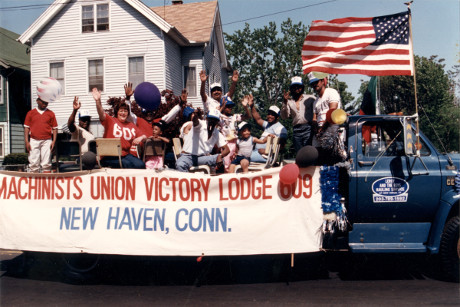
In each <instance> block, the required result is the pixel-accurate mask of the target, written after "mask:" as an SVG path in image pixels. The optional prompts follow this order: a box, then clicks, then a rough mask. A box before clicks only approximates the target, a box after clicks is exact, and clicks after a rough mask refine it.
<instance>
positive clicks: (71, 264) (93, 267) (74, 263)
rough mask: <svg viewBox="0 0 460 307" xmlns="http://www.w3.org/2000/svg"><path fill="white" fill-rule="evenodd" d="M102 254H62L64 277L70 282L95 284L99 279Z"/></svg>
mask: <svg viewBox="0 0 460 307" xmlns="http://www.w3.org/2000/svg"><path fill="white" fill-rule="evenodd" d="M100 258H101V255H97V254H84V253H81V254H62V255H61V259H62V262H63V265H62V278H63V281H64V282H66V283H69V284H93V283H96V282H97V281H98V280H99V267H100Z"/></svg>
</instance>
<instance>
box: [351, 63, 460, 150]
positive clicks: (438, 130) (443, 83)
mask: <svg viewBox="0 0 460 307" xmlns="http://www.w3.org/2000/svg"><path fill="white" fill-rule="evenodd" d="M444 66H445V65H444V64H443V59H438V58H437V56H431V57H430V58H426V57H420V56H416V57H415V69H416V82H417V101H418V105H419V112H418V113H419V115H420V129H421V130H422V131H423V132H424V133H425V134H426V135H427V136H428V137H429V138H430V140H431V141H432V142H433V143H434V144H435V145H436V146H437V147H438V148H440V149H441V148H442V146H440V145H441V143H440V142H442V144H444V146H445V148H446V150H447V151H453V150H455V151H458V150H459V119H460V112H459V109H458V106H457V105H456V104H455V95H454V91H453V82H454V81H453V80H452V78H451V77H450V76H452V74H449V73H447V72H446V71H445V69H444V68H445V67H444ZM365 89H366V87H365V85H364V84H362V85H361V90H365ZM360 92H361V91H360ZM362 93H364V92H362ZM379 97H380V110H381V113H382V114H388V113H392V112H403V113H404V114H406V115H410V114H414V113H415V94H414V79H413V77H412V76H384V77H381V78H380V94H379ZM359 99H362V96H361V97H360V98H359ZM436 135H439V136H440V141H439V140H438V138H437V136H436Z"/></svg>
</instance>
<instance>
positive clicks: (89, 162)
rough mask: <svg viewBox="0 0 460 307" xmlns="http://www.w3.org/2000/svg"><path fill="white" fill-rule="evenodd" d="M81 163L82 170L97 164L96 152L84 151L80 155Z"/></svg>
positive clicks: (92, 167)
mask: <svg viewBox="0 0 460 307" xmlns="http://www.w3.org/2000/svg"><path fill="white" fill-rule="evenodd" d="M81 163H82V166H83V169H84V170H91V169H94V167H95V166H96V164H97V159H96V154H95V153H94V152H92V151H88V152H85V153H84V154H83V155H82V156H81Z"/></svg>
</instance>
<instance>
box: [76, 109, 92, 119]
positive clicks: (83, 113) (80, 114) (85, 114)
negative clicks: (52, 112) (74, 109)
mask: <svg viewBox="0 0 460 307" xmlns="http://www.w3.org/2000/svg"><path fill="white" fill-rule="evenodd" d="M82 117H91V114H90V113H89V111H88V110H80V112H78V118H82Z"/></svg>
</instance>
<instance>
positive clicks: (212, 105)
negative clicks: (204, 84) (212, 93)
mask: <svg viewBox="0 0 460 307" xmlns="http://www.w3.org/2000/svg"><path fill="white" fill-rule="evenodd" d="M207 97H208V98H207V99H206V102H205V103H204V112H205V115H207V114H208V112H209V110H211V109H215V110H217V111H219V112H220V102H219V101H217V100H215V99H214V98H212V97H209V96H207Z"/></svg>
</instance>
